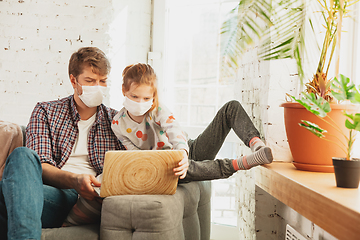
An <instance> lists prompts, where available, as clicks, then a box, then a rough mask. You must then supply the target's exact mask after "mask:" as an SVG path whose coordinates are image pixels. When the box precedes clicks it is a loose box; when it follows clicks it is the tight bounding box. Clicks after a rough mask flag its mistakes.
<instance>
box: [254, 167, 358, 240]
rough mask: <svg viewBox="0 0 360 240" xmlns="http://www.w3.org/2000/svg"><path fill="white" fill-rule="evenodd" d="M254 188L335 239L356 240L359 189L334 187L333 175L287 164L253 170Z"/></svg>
mask: <svg viewBox="0 0 360 240" xmlns="http://www.w3.org/2000/svg"><path fill="white" fill-rule="evenodd" d="M254 170H255V181H256V185H257V186H259V187H260V188H262V189H263V190H265V191H266V192H268V193H269V194H270V195H272V196H273V197H275V198H277V199H278V200H279V201H281V202H283V203H284V204H286V205H287V206H289V207H291V208H292V209H294V210H295V211H296V212H298V213H299V214H301V215H302V216H304V217H306V218H307V219H309V220H310V221H312V222H314V223H315V224H316V225H318V226H319V227H321V228H322V229H324V230H325V231H327V232H328V233H330V234H332V235H333V236H334V237H336V238H340V239H342V238H343V237H344V236H346V239H359V236H360V228H359V226H360V188H359V189H346V188H338V187H336V182H335V176H334V173H319V172H308V171H300V170H297V169H296V168H295V167H294V166H293V165H292V164H291V163H283V162H273V163H272V164H269V165H265V166H262V167H257V168H256V169H254Z"/></svg>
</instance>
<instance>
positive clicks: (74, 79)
mask: <svg viewBox="0 0 360 240" xmlns="http://www.w3.org/2000/svg"><path fill="white" fill-rule="evenodd" d="M70 82H71V85H72V86H73V88H75V87H76V78H75V77H74V75H72V74H70Z"/></svg>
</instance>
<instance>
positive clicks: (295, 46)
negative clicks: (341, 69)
mask: <svg viewBox="0 0 360 240" xmlns="http://www.w3.org/2000/svg"><path fill="white" fill-rule="evenodd" d="M358 1H359V0H317V2H318V3H319V5H320V6H321V9H320V10H319V11H318V13H320V14H321V16H322V19H323V23H322V25H323V26H324V29H325V31H324V40H323V43H322V45H321V47H319V48H320V57H319V62H318V65H317V67H316V70H315V74H314V75H313V77H312V79H309V82H307V83H306V84H305V87H306V89H305V92H307V93H314V95H315V96H316V97H321V98H324V99H325V100H327V101H331V100H332V95H331V79H332V78H331V77H329V69H330V64H331V62H332V60H333V56H334V53H336V54H335V55H336V57H335V58H336V70H335V75H338V66H339V56H340V54H339V51H340V39H341V32H342V31H341V27H342V21H343V18H345V17H349V16H350V10H349V7H350V6H351V5H353V4H355V3H356V2H358ZM309 4H310V2H309V1H308V2H306V1H305V0H301V1H298V0H256V1H255V0H240V2H239V4H238V5H237V7H236V8H234V9H233V10H232V12H231V14H230V18H229V19H228V20H227V21H225V22H224V24H223V27H222V33H223V34H227V36H228V37H227V39H228V40H227V41H226V43H225V44H224V46H223V53H222V54H223V56H224V57H223V61H222V71H223V72H225V74H226V73H227V72H230V71H234V70H235V71H236V69H237V68H238V66H239V59H241V56H242V55H243V53H244V52H245V51H246V50H247V49H248V48H249V47H250V46H252V45H253V44H254V43H258V47H257V49H258V56H259V59H260V60H273V59H286V58H292V59H295V60H296V63H297V67H298V74H299V77H300V81H301V84H303V82H305V79H304V68H303V62H302V60H303V59H304V55H305V52H306V48H305V44H306V45H307V46H309V44H316V45H317V46H318V43H317V42H310V43H309V42H307V43H305V30H304V29H305V23H307V26H309V27H310V29H312V31H314V25H313V22H312V20H311V18H309V17H308V15H307V14H306V11H307V8H308V6H309ZM335 50H336V51H335Z"/></svg>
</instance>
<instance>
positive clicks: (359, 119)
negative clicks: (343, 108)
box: [344, 113, 360, 131]
mask: <svg viewBox="0 0 360 240" xmlns="http://www.w3.org/2000/svg"><path fill="white" fill-rule="evenodd" d="M344 115H345V116H346V117H348V119H346V121H345V127H346V128H348V129H354V130H356V131H360V113H356V114H348V113H344ZM349 119H350V120H352V122H350V121H349Z"/></svg>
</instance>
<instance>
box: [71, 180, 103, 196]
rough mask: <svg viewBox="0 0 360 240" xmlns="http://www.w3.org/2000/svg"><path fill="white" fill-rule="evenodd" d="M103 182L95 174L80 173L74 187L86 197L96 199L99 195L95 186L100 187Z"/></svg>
mask: <svg viewBox="0 0 360 240" xmlns="http://www.w3.org/2000/svg"><path fill="white" fill-rule="evenodd" d="M100 186H101V183H100V182H99V181H98V180H97V179H96V178H95V177H94V176H93V175H88V174H78V175H77V177H76V182H75V184H74V189H75V190H76V191H77V192H78V193H79V194H80V195H81V196H82V197H83V198H85V199H87V200H94V198H95V197H99V195H98V194H97V192H96V191H95V190H94V187H100Z"/></svg>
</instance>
